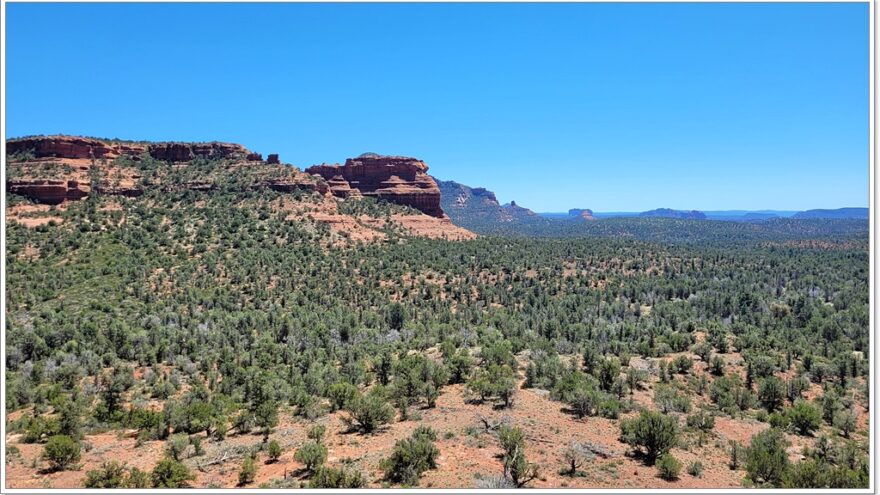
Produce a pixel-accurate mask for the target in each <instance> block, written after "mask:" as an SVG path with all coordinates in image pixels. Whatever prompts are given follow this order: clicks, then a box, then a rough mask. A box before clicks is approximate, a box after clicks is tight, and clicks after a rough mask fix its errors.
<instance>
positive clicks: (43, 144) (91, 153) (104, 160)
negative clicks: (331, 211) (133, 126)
mask: <svg viewBox="0 0 880 495" xmlns="http://www.w3.org/2000/svg"><path fill="white" fill-rule="evenodd" d="M6 148H7V154H8V156H9V158H10V160H9V161H10V163H12V164H14V166H15V168H16V169H17V170H16V174H15V176H14V177H12V178H10V177H7V181H6V189H7V191H9V192H11V193H13V194H19V195H22V196H26V197H28V198H30V199H32V200H34V201H37V202H39V203H45V204H59V203H62V202H64V201H71V200H77V199H81V198H84V197H86V196H88V195H89V193H91V192H92V191H91V187H90V186H89V184H90V183H91V181H92V177H91V172H92V169H93V167H97V168H98V171H99V172H100V173H99V175H100V176H102V177H103V178H102V179H100V182H99V184H98V185H97V186H96V188H95V189H96V192H98V193H101V194H107V195H117V196H129V197H136V196H140V195H142V194H143V193H144V190H143V189H142V187H141V186H140V179H141V175H140V172H139V171H138V170H137V168H136V167H132V166H126V165H125V164H119V163H114V161H113V160H115V159H116V158H118V157H120V156H127V157H129V158H131V159H133V160H135V161H136V160H139V159H140V157H141V156H142V155H144V154H149V155H150V156H151V157H153V158H154V159H157V160H162V161H166V162H174V163H178V164H185V163H186V162H188V161H191V160H193V159H195V158H198V157H202V158H208V159H214V158H223V159H228V163H227V164H224V165H218V167H221V166H225V167H239V166H246V167H252V168H251V170H252V172H253V174H254V176H255V177H256V178H257V180H256V183H255V187H268V188H271V189H274V190H276V191H281V192H292V191H294V190H297V189H299V190H307V191H315V192H318V193H320V194H326V193H327V192H328V191H329V188H328V186H327V184H326V183H325V182H324V181H320V180H315V178H314V177H312V176H309V175H306V174H303V173H302V172H300V171H299V170H296V169H295V168H293V167H286V166H282V165H281V164H280V163H279V162H278V155H277V154H273V155H270V156H269V160H267V161H266V162H263V157H262V155H261V154H259V153H254V152H251V151H250V150H248V149H247V148H245V147H244V146H241V145H239V144H231V143H221V142H211V143H177V142H163V143H138V142H119V141H102V140H99V139H92V138H85V137H78V136H44V137H31V138H21V139H11V140H9V141H7V142H6ZM273 162H274V163H273ZM46 167H49V168H50V169H51V170H50V171H47V170H46ZM159 186H160V187H162V188H163V189H164V186H161V185H159ZM182 187H183V188H185V189H192V190H195V191H210V190H213V189H215V188H216V187H215V186H214V184H213V182H211V181H210V180H207V179H206V180H203V181H197V182H193V183H189V184H183V186H182Z"/></svg>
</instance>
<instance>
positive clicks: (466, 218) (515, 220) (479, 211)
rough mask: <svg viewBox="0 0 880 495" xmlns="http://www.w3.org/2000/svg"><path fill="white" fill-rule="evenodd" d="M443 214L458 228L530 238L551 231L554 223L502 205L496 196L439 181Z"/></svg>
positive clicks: (525, 209) (487, 191)
mask: <svg viewBox="0 0 880 495" xmlns="http://www.w3.org/2000/svg"><path fill="white" fill-rule="evenodd" d="M437 184H438V186H439V187H440V202H441V205H442V207H443V211H444V212H446V214H447V215H449V217H450V218H451V219H452V222H453V223H454V224H456V225H459V226H461V227H464V228H466V229H468V230H472V231H474V232H477V233H479V234H484V235H528V233H530V232H539V231H542V230H544V229H547V228H549V225H550V220H548V219H546V218H544V217H541V216H539V215H538V214H536V213H535V212H533V211H531V210H529V209H527V208H523V207H521V206H518V205H517V204H516V202H513V201H511V202H510V203H509V204H505V205H501V204H499V203H498V199H497V198H496V197H495V193H493V192H492V191H489V190H487V189H485V188H482V187H475V188H472V187H468V186H466V185H464V184H459V183H457V182H454V181H442V180H438V181H437Z"/></svg>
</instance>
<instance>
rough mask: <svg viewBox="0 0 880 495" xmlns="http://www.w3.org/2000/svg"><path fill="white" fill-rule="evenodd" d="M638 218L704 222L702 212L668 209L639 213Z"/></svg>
mask: <svg viewBox="0 0 880 495" xmlns="http://www.w3.org/2000/svg"><path fill="white" fill-rule="evenodd" d="M639 216H640V217H663V218H683V219H691V220H705V219H706V214H705V213H703V212H702V211H697V210H691V211H681V210H672V209H669V208H657V209H656V210H650V211H643V212H641V213H639Z"/></svg>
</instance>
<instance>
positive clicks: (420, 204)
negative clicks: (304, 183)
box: [305, 153, 445, 218]
mask: <svg viewBox="0 0 880 495" xmlns="http://www.w3.org/2000/svg"><path fill="white" fill-rule="evenodd" d="M305 171H306V172H307V173H310V174H316V175H319V176H321V177H322V178H323V179H324V180H326V181H327V183H328V185H329V186H330V192H331V193H333V195H334V196H337V197H340V198H347V197H350V196H352V195H353V194H356V195H361V196H368V197H374V198H378V199H384V200H386V201H390V202H392V203H397V204H401V205H406V206H410V207H413V208H415V209H417V210H420V211H422V212H423V213H426V214H428V215H431V216H433V217H438V218H444V217H445V214H444V213H443V209H442V208H441V206H440V189H439V187H438V186H437V183H436V182H435V181H434V178H433V177H431V176H430V175H428V173H427V172H428V166H427V165H426V164H425V162H423V161H421V160H419V159H417V158H410V157H405V156H386V155H379V154H377V153H364V154H362V155H360V156H358V157H357V158H349V159H347V160H345V164H343V165H339V164H332V165H328V164H322V165H315V166H312V167H309V168H307V169H306V170H305Z"/></svg>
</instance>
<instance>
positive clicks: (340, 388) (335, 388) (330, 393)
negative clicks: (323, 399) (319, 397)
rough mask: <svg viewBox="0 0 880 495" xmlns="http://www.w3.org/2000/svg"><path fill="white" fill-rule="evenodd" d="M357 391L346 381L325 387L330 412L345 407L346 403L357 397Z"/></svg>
mask: <svg viewBox="0 0 880 495" xmlns="http://www.w3.org/2000/svg"><path fill="white" fill-rule="evenodd" d="M358 393H359V392H358V388H357V387H355V386H354V385H352V384H350V383H348V382H340V383H334V384H333V385H330V386H329V387H327V398H328V399H330V412H333V411H338V410H340V409H345V408H346V407H347V406H348V403H349V402H350V401H352V400H353V399H354V398H355V397H357V395H358Z"/></svg>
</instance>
